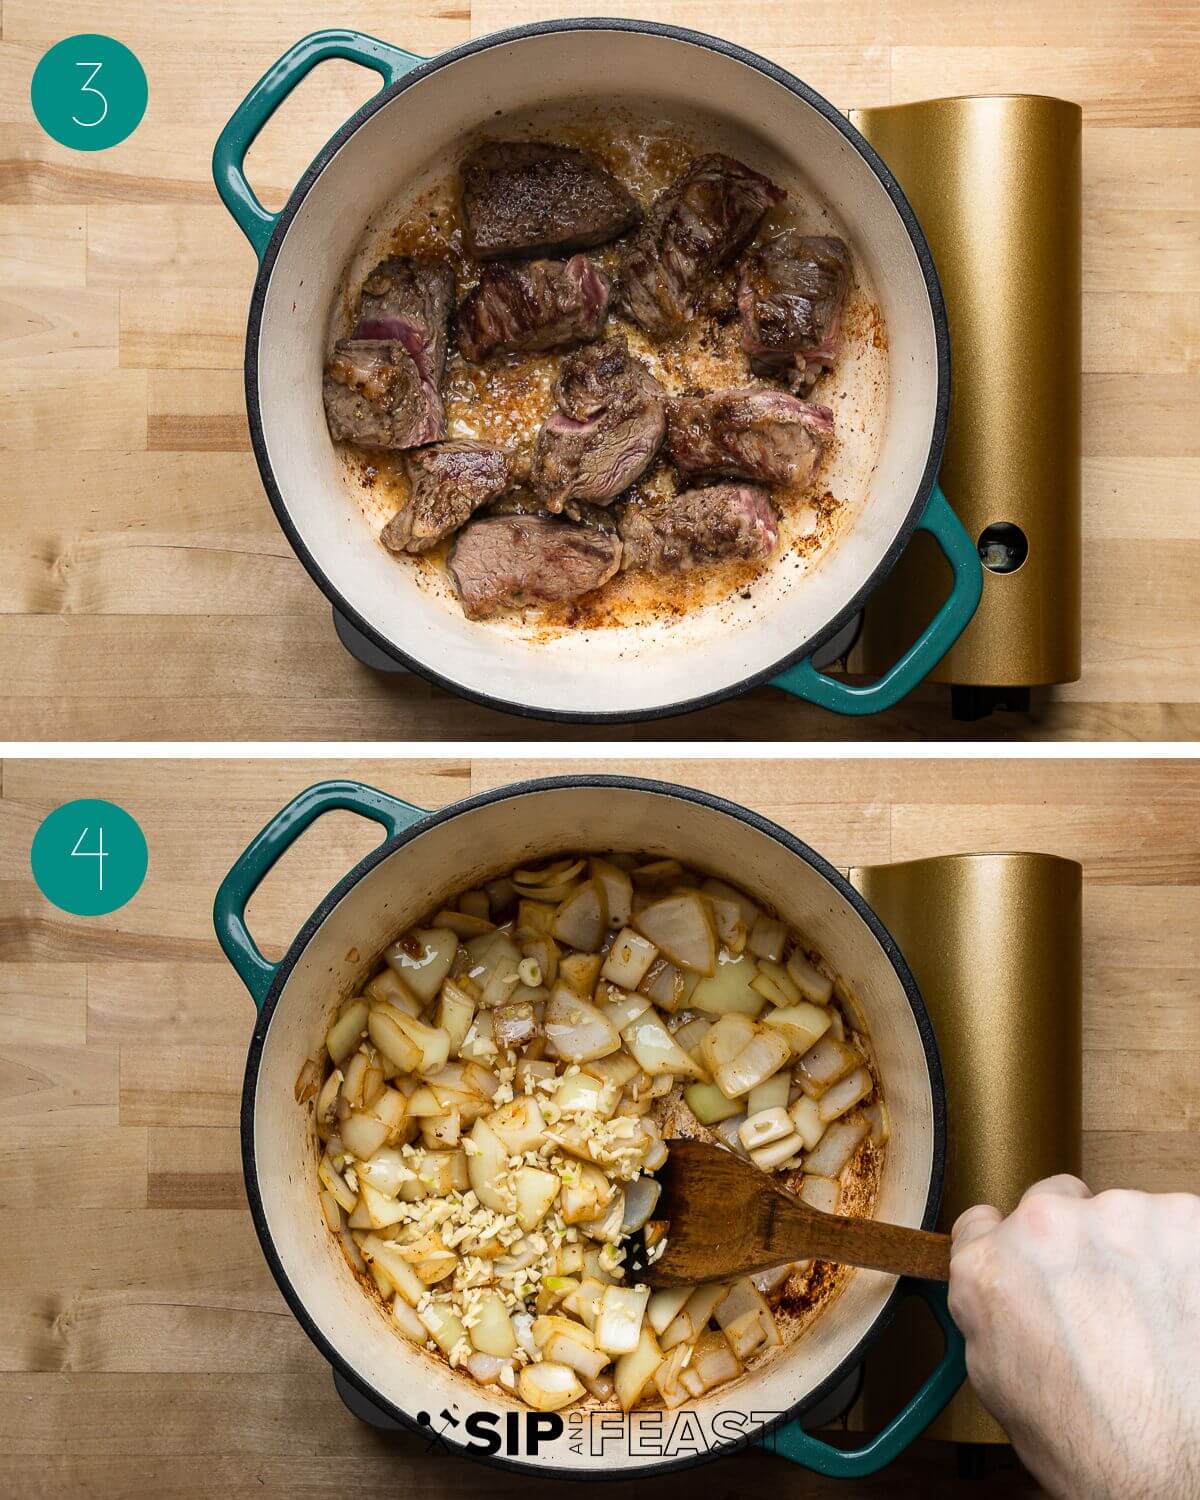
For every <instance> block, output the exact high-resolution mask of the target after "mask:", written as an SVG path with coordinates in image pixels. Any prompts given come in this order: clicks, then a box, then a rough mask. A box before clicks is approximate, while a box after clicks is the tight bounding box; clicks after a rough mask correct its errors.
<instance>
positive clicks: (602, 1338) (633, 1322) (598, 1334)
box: [592, 1285, 650, 1355]
mask: <svg viewBox="0 0 1200 1500" xmlns="http://www.w3.org/2000/svg"><path fill="white" fill-rule="evenodd" d="M649 1300H650V1288H649V1287H648V1286H644V1285H643V1286H609V1287H605V1289H604V1295H603V1296H602V1297H601V1298H600V1308H599V1311H598V1313H597V1315H596V1326H595V1328H594V1329H593V1330H592V1333H593V1335H594V1337H595V1343H596V1347H597V1348H599V1349H603V1350H604V1352H605V1353H606V1354H612V1355H618V1354H631V1353H632V1352H633V1350H635V1349H636V1348H637V1346H638V1338H639V1336H640V1334H641V1329H642V1318H643V1315H644V1314H645V1311H646V1303H647V1302H648V1301H649Z"/></svg>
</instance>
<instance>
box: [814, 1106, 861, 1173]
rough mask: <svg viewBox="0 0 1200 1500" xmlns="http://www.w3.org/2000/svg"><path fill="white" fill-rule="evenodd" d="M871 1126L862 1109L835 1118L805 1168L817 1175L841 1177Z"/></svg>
mask: <svg viewBox="0 0 1200 1500" xmlns="http://www.w3.org/2000/svg"><path fill="white" fill-rule="evenodd" d="M870 1128H871V1126H870V1122H869V1121H868V1120H867V1118H866V1116H865V1115H864V1114H862V1112H861V1111H855V1113H854V1114H850V1115H843V1116H842V1118H841V1119H840V1120H835V1121H834V1122H833V1124H832V1125H830V1126H829V1128H828V1129H827V1130H826V1132H825V1134H824V1135H823V1136H822V1137H821V1143H820V1145H819V1146H818V1147H817V1148H816V1150H815V1151H810V1152H809V1154H808V1156H807V1157H806V1158H805V1160H804V1170H805V1171H806V1172H810V1173H812V1175H813V1176H815V1177H840V1176H841V1173H842V1169H843V1168H844V1167H845V1166H846V1164H847V1162H849V1160H850V1158H851V1157H852V1156H853V1155H854V1153H855V1152H856V1151H857V1150H858V1148H859V1146H861V1145H862V1143H863V1141H864V1140H865V1139H866V1136H867V1132H868V1131H869V1130H870Z"/></svg>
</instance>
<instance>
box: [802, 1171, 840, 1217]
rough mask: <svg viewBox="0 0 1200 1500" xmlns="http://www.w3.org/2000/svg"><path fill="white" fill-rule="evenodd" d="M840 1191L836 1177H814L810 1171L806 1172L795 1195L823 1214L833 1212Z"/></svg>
mask: <svg viewBox="0 0 1200 1500" xmlns="http://www.w3.org/2000/svg"><path fill="white" fill-rule="evenodd" d="M841 1193H842V1189H841V1186H840V1185H839V1183H838V1182H837V1180H836V1178H833V1177H816V1176H814V1175H812V1174H811V1173H806V1174H805V1177H804V1181H803V1182H802V1183H801V1184H800V1191H799V1193H798V1194H797V1196H798V1197H799V1198H800V1199H801V1200H802V1201H803V1202H805V1203H807V1204H808V1206H809V1208H815V1209H817V1210H819V1212H821V1213H823V1214H835V1213H837V1207H838V1199H839V1198H840V1197H841Z"/></svg>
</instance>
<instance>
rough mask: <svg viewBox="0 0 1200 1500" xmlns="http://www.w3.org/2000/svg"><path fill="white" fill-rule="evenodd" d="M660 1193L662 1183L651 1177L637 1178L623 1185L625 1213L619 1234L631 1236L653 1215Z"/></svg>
mask: <svg viewBox="0 0 1200 1500" xmlns="http://www.w3.org/2000/svg"><path fill="white" fill-rule="evenodd" d="M661 1193H662V1183H661V1182H656V1181H655V1180H654V1178H653V1177H638V1178H635V1179H634V1181H633V1182H627V1183H626V1184H625V1213H624V1215H623V1217H622V1219H621V1233H622V1234H633V1233H634V1231H635V1230H638V1229H640V1228H641V1227H642V1225H643V1224H644V1223H645V1222H646V1220H647V1219H648V1218H649V1217H650V1216H651V1214H653V1212H654V1209H655V1206H656V1205H657V1203H658V1199H659V1195H660V1194H661Z"/></svg>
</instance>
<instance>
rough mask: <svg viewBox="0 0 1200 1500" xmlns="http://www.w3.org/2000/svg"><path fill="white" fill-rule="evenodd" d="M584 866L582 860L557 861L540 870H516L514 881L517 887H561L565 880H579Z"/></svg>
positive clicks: (513, 874) (513, 873)
mask: <svg viewBox="0 0 1200 1500" xmlns="http://www.w3.org/2000/svg"><path fill="white" fill-rule="evenodd" d="M583 865H584V862H583V860H581V859H556V860H554V861H552V862H551V863H550V864H548V865H543V866H542V867H541V869H540V870H537V869H529V870H514V871H513V872H512V880H513V883H514V884H515V885H561V884H562V883H563V881H565V880H577V879H578V878H579V876H580V875H582V874H583Z"/></svg>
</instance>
